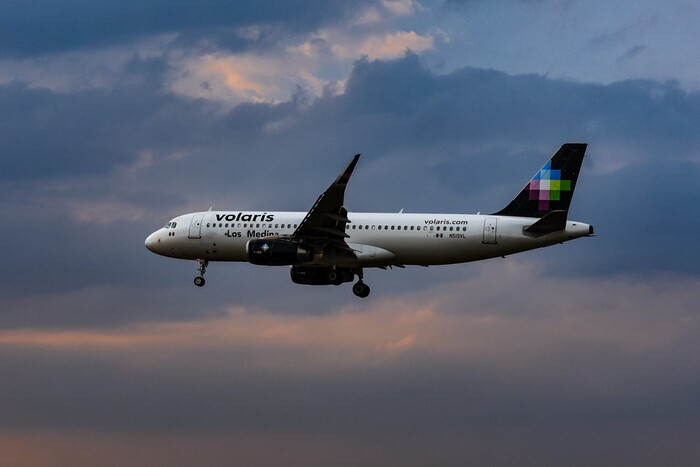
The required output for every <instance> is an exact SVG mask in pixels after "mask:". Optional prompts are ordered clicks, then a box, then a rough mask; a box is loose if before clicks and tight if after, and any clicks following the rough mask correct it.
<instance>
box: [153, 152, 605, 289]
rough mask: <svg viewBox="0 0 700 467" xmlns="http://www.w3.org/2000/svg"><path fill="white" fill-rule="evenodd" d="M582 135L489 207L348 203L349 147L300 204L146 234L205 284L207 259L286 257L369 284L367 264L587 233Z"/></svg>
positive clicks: (456, 258) (280, 260) (497, 251)
mask: <svg viewBox="0 0 700 467" xmlns="http://www.w3.org/2000/svg"><path fill="white" fill-rule="evenodd" d="M586 148H587V144H585V143H566V144H564V145H562V146H561V148H560V149H559V150H558V151H557V152H556V153H555V154H554V155H553V156H552V157H551V158H550V159H549V161H547V163H546V164H545V165H544V166H543V167H542V168H541V169H540V170H539V171H537V173H536V174H535V176H534V177H533V178H532V179H531V180H530V181H529V182H528V183H527V185H525V187H524V188H523V189H522V191H520V193H518V195H517V196H516V197H515V198H514V199H513V200H512V201H511V202H510V204H508V205H507V206H506V207H505V208H503V209H501V210H500V211H498V212H496V213H493V214H480V213H477V214H413V213H404V212H403V209H402V210H401V211H400V212H398V213H362V212H348V210H347V209H346V208H345V188H346V186H347V184H348V182H349V181H350V177H351V175H352V173H353V170H354V169H355V166H356V165H357V162H358V160H359V158H360V155H359V154H357V155H355V156H354V157H353V158H352V160H351V161H350V163H349V164H348V166H347V167H346V168H345V170H343V171H342V172H341V173H340V175H339V176H338V178H336V179H335V181H334V182H333V183H332V184H331V185H330V186H329V187H328V189H326V191H324V192H323V193H322V194H321V195H320V196H319V197H318V199H317V200H316V202H315V203H314V204H313V206H312V207H311V209H310V210H309V211H308V212H278V211H244V210H240V211H239V210H234V211H212V210H211V208H210V209H209V211H205V212H194V213H189V214H183V215H181V216H177V217H175V218H174V219H172V220H171V221H169V222H168V223H167V224H166V225H165V226H164V227H163V228H161V229H158V230H156V231H155V232H153V233H152V234H151V235H149V236H148V238H146V241H145V245H146V248H148V249H149V250H150V251H152V252H153V253H157V254H159V255H162V256H168V257H171V258H178V259H188V260H195V261H196V262H197V265H198V271H199V275H198V276H197V277H195V279H194V284H195V285H196V286H198V287H202V286H203V285H204V284H205V280H204V273H205V272H206V269H207V266H208V264H209V262H211V261H240V262H249V263H252V264H255V265H261V266H288V267H290V275H291V279H292V281H293V282H295V283H297V284H304V285H331V284H332V285H340V284H343V283H346V282H352V281H354V278H355V276H357V278H358V280H357V282H356V283H355V284H353V286H352V291H353V293H354V294H355V295H356V296H358V297H361V298H365V297H367V296H368V295H369V293H370V288H369V286H368V285H367V284H366V283H365V282H364V274H363V272H364V269H366V268H382V269H386V268H392V267H399V268H403V267H405V266H409V265H417V266H433V265H442V264H455V263H466V262H470V261H478V260H484V259H488V258H497V257H505V256H506V255H511V254H514V253H519V252H523V251H528V250H532V249H535V248H541V247H546V246H550V245H554V244H559V243H563V242H567V241H569V240H573V239H576V238H580V237H591V236H594V230H593V226H592V225H588V224H584V223H582V222H576V221H570V220H568V212H569V206H570V204H571V199H572V197H573V194H574V188H575V187H576V180H577V179H578V175H579V170H580V168H581V164H582V162H583V157H584V155H585V152H586Z"/></svg>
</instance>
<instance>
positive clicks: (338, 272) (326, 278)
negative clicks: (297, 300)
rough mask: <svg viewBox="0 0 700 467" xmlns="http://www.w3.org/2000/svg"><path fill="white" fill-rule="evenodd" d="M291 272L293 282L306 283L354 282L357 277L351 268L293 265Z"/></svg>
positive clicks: (334, 283) (335, 283)
mask: <svg viewBox="0 0 700 467" xmlns="http://www.w3.org/2000/svg"><path fill="white" fill-rule="evenodd" d="M289 272H290V275H291V276H292V282H294V283H295V284H304V285H331V284H333V285H340V284H342V283H343V282H352V280H353V279H354V278H355V274H354V273H353V272H352V269H349V268H335V269H333V268H328V267H321V268H317V267H313V266H292V267H291V269H290V271H289Z"/></svg>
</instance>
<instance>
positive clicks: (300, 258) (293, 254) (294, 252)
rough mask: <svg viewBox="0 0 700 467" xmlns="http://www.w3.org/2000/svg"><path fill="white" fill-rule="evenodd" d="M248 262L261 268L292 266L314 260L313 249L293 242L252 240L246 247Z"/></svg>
mask: <svg viewBox="0 0 700 467" xmlns="http://www.w3.org/2000/svg"><path fill="white" fill-rule="evenodd" d="M246 251H247V253H248V261H249V262H251V263H253V264H258V265H260V266H290V265H292V264H301V263H306V262H309V261H311V260H312V259H313V249H312V248H311V247H308V246H306V245H302V244H301V243H298V242H293V241H291V240H284V239H276V240H250V241H249V242H248V243H247V245H246Z"/></svg>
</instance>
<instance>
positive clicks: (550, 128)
mask: <svg viewBox="0 0 700 467" xmlns="http://www.w3.org/2000/svg"><path fill="white" fill-rule="evenodd" d="M154 70H155V72H156V73H159V76H161V77H162V76H163V75H164V74H165V72H166V71H165V70H167V67H166V66H165V65H164V64H163V63H162V62H161V61H159V60H152V61H144V60H136V59H135V60H133V61H132V62H131V63H130V65H129V66H128V67H127V71H126V72H125V76H130V77H131V78H133V79H124V80H119V82H120V83H121V84H119V85H117V86H116V87H115V88H114V89H112V90H90V91H75V92H71V93H58V92H53V91H49V90H42V89H33V88H29V87H27V86H26V85H23V84H21V83H10V84H6V85H3V86H0V101H2V108H3V109H5V110H6V111H5V112H3V113H2V116H0V128H1V129H2V130H1V131H2V135H3V141H4V144H5V148H4V153H3V158H2V160H1V161H2V162H1V164H2V172H1V174H2V175H1V176H0V177H2V178H3V179H4V184H3V187H2V190H3V199H4V203H3V205H2V206H1V207H2V211H3V217H4V218H7V219H14V220H15V222H16V225H17V226H18V228H19V229H20V230H21V232H22V233H21V235H13V236H10V237H9V238H8V239H7V240H6V246H7V253H6V256H5V259H6V261H7V262H8V264H13V265H15V266H14V267H13V268H5V269H3V270H2V272H0V274H1V276H2V284H3V286H2V288H3V293H4V294H6V296H7V297H9V298H13V297H14V298H19V297H24V296H26V295H27V294H32V293H39V294H41V293H58V292H60V291H75V290H79V289H80V288H82V287H101V286H105V285H108V284H114V283H117V284H123V285H124V286H130V285H131V284H140V283H143V282H144V281H153V280H158V279H156V278H159V277H162V275H161V274H160V273H159V272H158V271H159V265H162V266H163V267H166V268H168V270H170V268H172V270H173V271H176V272H173V273H175V274H178V276H177V280H179V281H181V283H183V284H187V286H189V285H190V284H189V282H190V281H191V277H190V276H191V275H192V274H193V273H194V267H193V266H192V264H189V263H186V262H177V261H173V260H167V259H164V258H158V257H155V256H152V255H150V254H149V253H148V252H146V251H145V249H144V248H143V238H145V236H146V235H147V234H148V233H150V232H151V231H152V230H155V229H156V228H158V227H159V226H161V225H163V224H164V223H165V222H167V220H169V218H171V217H173V216H175V215H177V214H180V213H182V212H183V211H189V210H198V209H199V210H205V209H207V208H209V206H212V205H214V207H215V208H220V209H269V208H270V207H274V208H275V209H280V210H300V211H301V210H305V209H308V208H309V207H310V206H311V204H312V203H313V201H314V200H315V198H316V196H318V194H319V193H320V192H321V191H322V190H323V189H324V188H325V187H326V186H327V184H328V183H329V182H330V181H331V180H332V179H333V178H334V177H335V176H336V175H337V173H338V171H339V170H340V168H342V166H343V165H344V164H345V163H346V161H347V159H348V158H349V157H350V155H352V154H354V153H356V152H361V153H363V154H364V157H363V159H362V160H361V163H360V165H359V166H358V169H357V172H356V174H355V177H354V179H353V181H352V183H351V185H350V187H349V188H348V193H347V203H346V204H347V207H348V208H349V209H350V210H356V211H373V210H376V211H398V210H399V209H401V208H405V209H406V211H408V212H435V211H442V212H476V211H481V212H494V211H496V210H498V209H500V208H501V207H503V206H504V205H505V204H507V202H508V201H510V199H511V198H512V197H513V196H514V195H515V194H516V193H517V191H519V190H520V188H521V187H522V186H523V185H524V184H525V182H527V180H528V179H529V178H530V177H531V176H532V175H533V174H534V172H535V171H536V170H537V169H538V168H539V167H540V166H541V165H542V164H543V163H544V161H545V160H546V159H547V158H548V157H549V156H550V155H551V154H552V153H553V152H554V151H555V150H556V149H557V148H558V146H559V145H560V144H561V143H563V142H566V141H586V142H589V143H590V147H589V154H588V158H587V160H586V161H585V164H584V168H583V172H582V174H581V178H580V180H579V185H578V188H577V194H576V196H575V198H574V203H573V205H572V214H571V217H572V218H574V219H577V220H581V221H585V222H590V223H592V224H594V225H595V226H596V228H597V232H598V233H599V236H598V237H597V238H595V239H585V240H580V241H578V242H574V243H572V244H567V245H565V246H562V247H555V248H552V249H548V250H541V251H537V252H534V253H528V254H526V256H524V257H525V258H531V260H532V261H536V262H539V263H540V264H541V265H542V271H543V272H544V271H547V273H550V274H562V273H566V274H582V275H589V274H594V275H599V274H606V275H614V274H620V273H630V272H635V273H637V274H642V275H647V274H653V273H656V272H658V271H666V272H676V273H682V274H691V275H696V274H697V273H698V272H699V270H698V266H697V265H698V264H700V257H698V254H700V253H698V251H696V250H693V249H688V248H687V247H686V246H685V243H684V241H685V238H686V234H685V233H684V232H685V231H694V230H697V229H698V228H700V225H698V224H699V223H700V215H698V212H697V210H698V208H697V206H696V205H695V204H693V203H692V202H689V200H692V199H696V198H697V197H698V188H697V184H695V183H693V180H694V179H696V178H697V175H698V173H697V172H698V168H697V167H698V166H697V162H696V161H697V158H698V147H699V145H698V143H699V141H698V138H699V136H698V134H697V132H695V131H693V129H694V128H697V127H698V125H699V124H700V99H699V98H698V95H697V94H696V93H690V92H686V91H683V90H681V89H680V88H679V87H678V85H677V84H676V83H673V82H667V83H658V82H650V81H630V82H619V83H614V84H611V85H607V86H604V85H593V84H580V83H573V82H567V81H561V80H552V79H548V78H546V77H543V76H537V75H521V76H510V75H507V74H505V73H502V72H498V71H494V70H482V69H472V68H465V69H462V70H458V71H455V72H453V73H449V74H446V75H439V74H435V73H433V72H430V71H429V70H427V69H426V68H425V67H423V66H422V65H421V63H420V61H419V60H418V58H417V57H416V56H414V55H410V54H409V55H408V56H406V57H405V58H403V59H400V60H394V61H374V62H370V61H367V60H361V61H359V62H358V63H356V64H355V67H354V69H353V72H352V74H351V76H350V78H349V80H348V83H347V89H346V92H345V93H344V94H342V95H338V96H330V95H326V96H324V97H321V98H318V99H316V100H311V99H309V98H308V97H305V96H304V95H303V93H300V94H297V95H296V96H295V98H294V99H292V100H290V101H289V102H284V103H280V104H271V103H261V104H252V103H246V104H240V105H238V106H236V107H234V108H233V109H231V110H230V111H227V112H224V111H222V109H221V108H220V107H219V106H216V105H214V104H211V103H207V102H206V101H204V100H192V99H186V98H182V97H180V96H178V95H176V94H173V93H171V92H168V91H166V90H165V89H164V88H163V87H162V86H159V85H158V84H157V83H158V81H159V80H158V79H147V76H148V75H149V74H150V73H152V72H153V71H154ZM144 154H147V156H144ZM141 158H142V159H143V161H141ZM132 168H133V169H132ZM9 200H12V202H10V201H9ZM86 201H90V203H93V204H88V205H87V206H85V205H84V204H85V202H86ZM103 204H106V205H107V207H108V208H109V209H110V210H107V211H104V210H105V208H104V207H103ZM110 206H111V207H110ZM120 206H124V207H123V209H122V208H121V207H120ZM91 210H94V211H96V212H94V213H93V212H92V211H91ZM82 211H87V212H89V213H90V215H89V216H87V217H86V216H85V215H81V212H82ZM122 211H125V213H124V212H122ZM131 211H133V213H132V212H131ZM105 212H106V214H105ZM110 213H111V214H114V216H115V219H114V220H110V218H109V216H110V215H111V214H110ZM669 217H670V218H676V219H678V218H683V219H685V221H684V222H685V229H686V230H685V231H683V230H681V229H677V230H673V229H671V230H668V229H666V228H665V227H664V222H663V220H664V219H668V218H669ZM661 232H664V233H663V235H661ZM76 233H79V235H80V240H79V241H78V240H77V239H76V237H75V235H76ZM662 238H663V239H662ZM73 239H76V241H73ZM660 245H663V246H662V247H660ZM144 256H147V258H148V259H147V260H146V261H147V263H148V267H147V268H144V267H142V265H141V266H140V264H141V263H142V262H143V260H144ZM563 258H566V260H563ZM71 264H77V267H67V265H71ZM217 266H218V267H216V268H214V267H213V268H212V271H214V270H217V269H218V271H217V274H222V275H223V276H220V277H221V278H222V281H221V282H220V283H222V284H223V283H231V281H232V280H234V279H233V278H235V280H234V283H235V284H236V287H240V288H241V290H243V288H246V287H250V289H249V291H251V293H250V295H249V296H248V297H247V298H246V297H239V299H240V300H243V301H245V302H246V303H251V304H252V303H255V302H259V301H260V300H261V297H262V301H263V302H265V303H278V299H279V297H278V295H277V294H276V293H270V291H269V290H267V288H266V287H265V285H264V284H265V278H270V277H273V278H274V280H275V281H277V280H279V281H284V284H285V286H284V287H281V288H279V294H286V293H287V292H289V291H290V290H291V289H289V290H288V288H287V287H286V286H287V285H289V284H287V282H288V277H287V273H286V271H278V270H275V271H271V270H267V269H265V268H262V269H261V268H255V269H254V270H252V271H249V273H246V274H245V275H244V276H240V271H241V268H245V265H217ZM473 267H478V266H476V265H473V266H462V268H469V269H468V270H471V269H472V268H473ZM388 274H389V273H383V272H381V271H379V272H374V273H373V275H374V276H375V277H377V279H376V280H378V281H383V280H387V281H389V282H388V283H391V284H393V287H394V289H392V290H394V291H397V290H399V291H401V290H407V289H410V288H411V287H412V286H411V285H410V284H411V283H412V281H421V282H422V281H424V280H430V278H431V277H432V278H434V280H437V281H439V280H443V279H444V278H446V277H449V276H450V275H451V274H454V268H447V269H440V268H437V269H436V270H434V271H431V274H428V275H426V274H424V273H422V272H421V271H418V272H416V271H406V272H401V273H397V272H394V273H393V274H394V275H393V276H392V278H393V277H397V276H396V275H397V274H398V275H399V276H401V278H402V279H401V280H399V279H392V278H388V277H387V275H388ZM253 278H255V280H253ZM248 281H252V282H251V283H249V284H248V285H245V284H246V283H247V282H248ZM37 283H41V289H40V290H37V289H36V284H37ZM215 283H216V282H212V284H215ZM290 287H291V286H290ZM210 289H211V290H209V292H208V293H209V294H211V295H210V296H209V297H210V299H211V300H212V301H211V304H212V305H214V306H222V305H223V304H225V303H226V302H227V297H228V296H229V295H228V291H227V290H224V289H223V288H222V289H213V288H210ZM42 291H43V292H42ZM326 292H327V293H326ZM333 292H336V291H333V290H331V291H324V292H318V293H321V294H322V295H323V296H326V295H327V296H328V297H329V298H330V297H331V296H333V295H334V293H333ZM182 293H186V292H182ZM376 293H382V292H381V289H379V290H377V291H376ZM345 298H348V299H349V297H345ZM302 302H303V301H302ZM302 302H299V303H298V304H296V305H294V306H292V307H291V308H290V309H292V310H304V309H305V305H304V304H303V303H302ZM306 308H307V309H309V310H311V309H314V310H317V311H318V306H317V305H308V304H307V306H306ZM321 308H322V307H321ZM184 312H186V311H184V309H183V313H184ZM59 314H60V313H59ZM11 315H12V316H11V317H7V316H8V315H7V314H5V316H6V321H5V322H6V323H13V324H12V325H13V326H17V325H20V324H21V322H22V318H21V316H22V313H19V312H17V313H12V314H11ZM127 315H128V313H127V314H125V315H123V316H122V317H123V318H125V319H126V320H127V321H128V318H126V316H127ZM157 315H158V313H155V314H154V316H157ZM78 316H83V315H81V314H79V315H78ZM138 316H139V314H138V313H137V312H135V313H133V314H132V317H133V319H139V318H138ZM36 319H37V320H38V321H40V318H36ZM51 322H52V323H59V322H60V319H56V320H51ZM67 322H71V323H74V322H76V319H74V318H70V319H68V321H67Z"/></svg>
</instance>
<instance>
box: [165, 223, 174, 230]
mask: <svg viewBox="0 0 700 467" xmlns="http://www.w3.org/2000/svg"><path fill="white" fill-rule="evenodd" d="M171 225H172V222H168V223H167V224H165V227H163V228H164V229H169V228H170V226H171Z"/></svg>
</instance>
